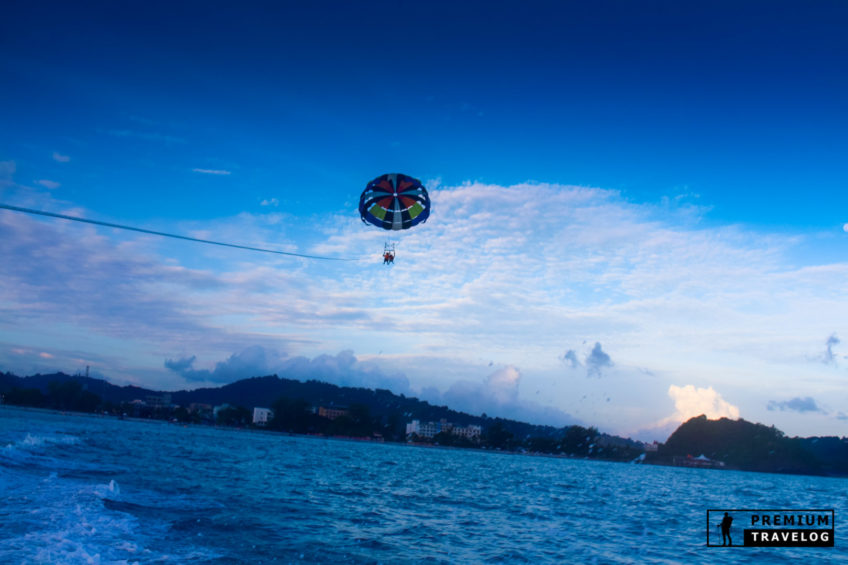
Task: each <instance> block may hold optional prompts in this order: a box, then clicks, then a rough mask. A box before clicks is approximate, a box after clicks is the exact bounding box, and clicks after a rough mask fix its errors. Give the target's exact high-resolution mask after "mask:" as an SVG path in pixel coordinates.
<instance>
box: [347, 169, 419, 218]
mask: <svg viewBox="0 0 848 565" xmlns="http://www.w3.org/2000/svg"><path fill="white" fill-rule="evenodd" d="M359 215H360V216H361V217H362V221H363V222H366V223H369V224H373V225H375V226H377V227H380V228H383V229H385V230H406V229H409V228H411V227H412V226H415V225H418V224H421V223H424V222H426V221H427V218H428V217H429V216H430V196H429V195H428V194H427V190H426V189H425V188H424V187H423V186H422V185H421V181H420V180H418V179H414V178H412V177H410V176H407V175H402V174H400V173H391V174H387V175H380V176H379V177H377V178H375V179H374V180H372V181H371V182H369V183H368V185H367V186H366V187H365V190H364V191H362V196H360V197H359Z"/></svg>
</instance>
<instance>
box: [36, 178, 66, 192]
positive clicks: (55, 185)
mask: <svg viewBox="0 0 848 565" xmlns="http://www.w3.org/2000/svg"><path fill="white" fill-rule="evenodd" d="M35 182H36V183H37V184H40V185H41V186H43V187H44V188H49V189H50V190H53V189H56V188H59V187H60V186H62V185H61V184H59V183H58V182H56V181H53V180H47V179H42V180H37V181H35Z"/></svg>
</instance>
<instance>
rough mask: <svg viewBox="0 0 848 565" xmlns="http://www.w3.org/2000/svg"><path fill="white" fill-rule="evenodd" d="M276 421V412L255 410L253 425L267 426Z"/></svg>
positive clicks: (262, 409) (264, 409)
mask: <svg viewBox="0 0 848 565" xmlns="http://www.w3.org/2000/svg"><path fill="white" fill-rule="evenodd" d="M273 419H274V411H273V410H271V409H270V408H254V409H253V424H254V425H255V426H267V425H268V422H270V421H271V420H273Z"/></svg>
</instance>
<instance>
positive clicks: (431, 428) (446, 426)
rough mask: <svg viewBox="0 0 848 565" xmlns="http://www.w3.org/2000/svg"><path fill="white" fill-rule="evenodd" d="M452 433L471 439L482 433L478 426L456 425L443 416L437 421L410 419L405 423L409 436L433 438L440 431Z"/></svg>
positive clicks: (407, 435) (477, 437) (478, 436)
mask: <svg viewBox="0 0 848 565" xmlns="http://www.w3.org/2000/svg"><path fill="white" fill-rule="evenodd" d="M442 432H444V433H446V434H453V435H456V436H461V437H465V438H468V439H471V440H476V439H479V438H480V436H481V435H482V433H483V429H482V428H481V427H480V426H475V425H470V426H456V425H454V424H452V423H450V422H448V421H447V420H445V419H444V418H442V419H441V420H439V421H438V422H422V421H420V420H412V421H411V422H409V423H408V424H407V425H406V437H407V438H410V437H412V436H413V435H416V436H418V437H420V438H433V437H435V436H436V435H438V434H440V433H442Z"/></svg>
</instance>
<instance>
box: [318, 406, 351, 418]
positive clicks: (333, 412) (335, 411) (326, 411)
mask: <svg viewBox="0 0 848 565" xmlns="http://www.w3.org/2000/svg"><path fill="white" fill-rule="evenodd" d="M318 415H319V416H321V417H322V418H327V419H328V420H335V419H336V418H338V417H339V416H347V410H346V409H344V408H333V407H330V408H326V407H324V406H319V407H318Z"/></svg>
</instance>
